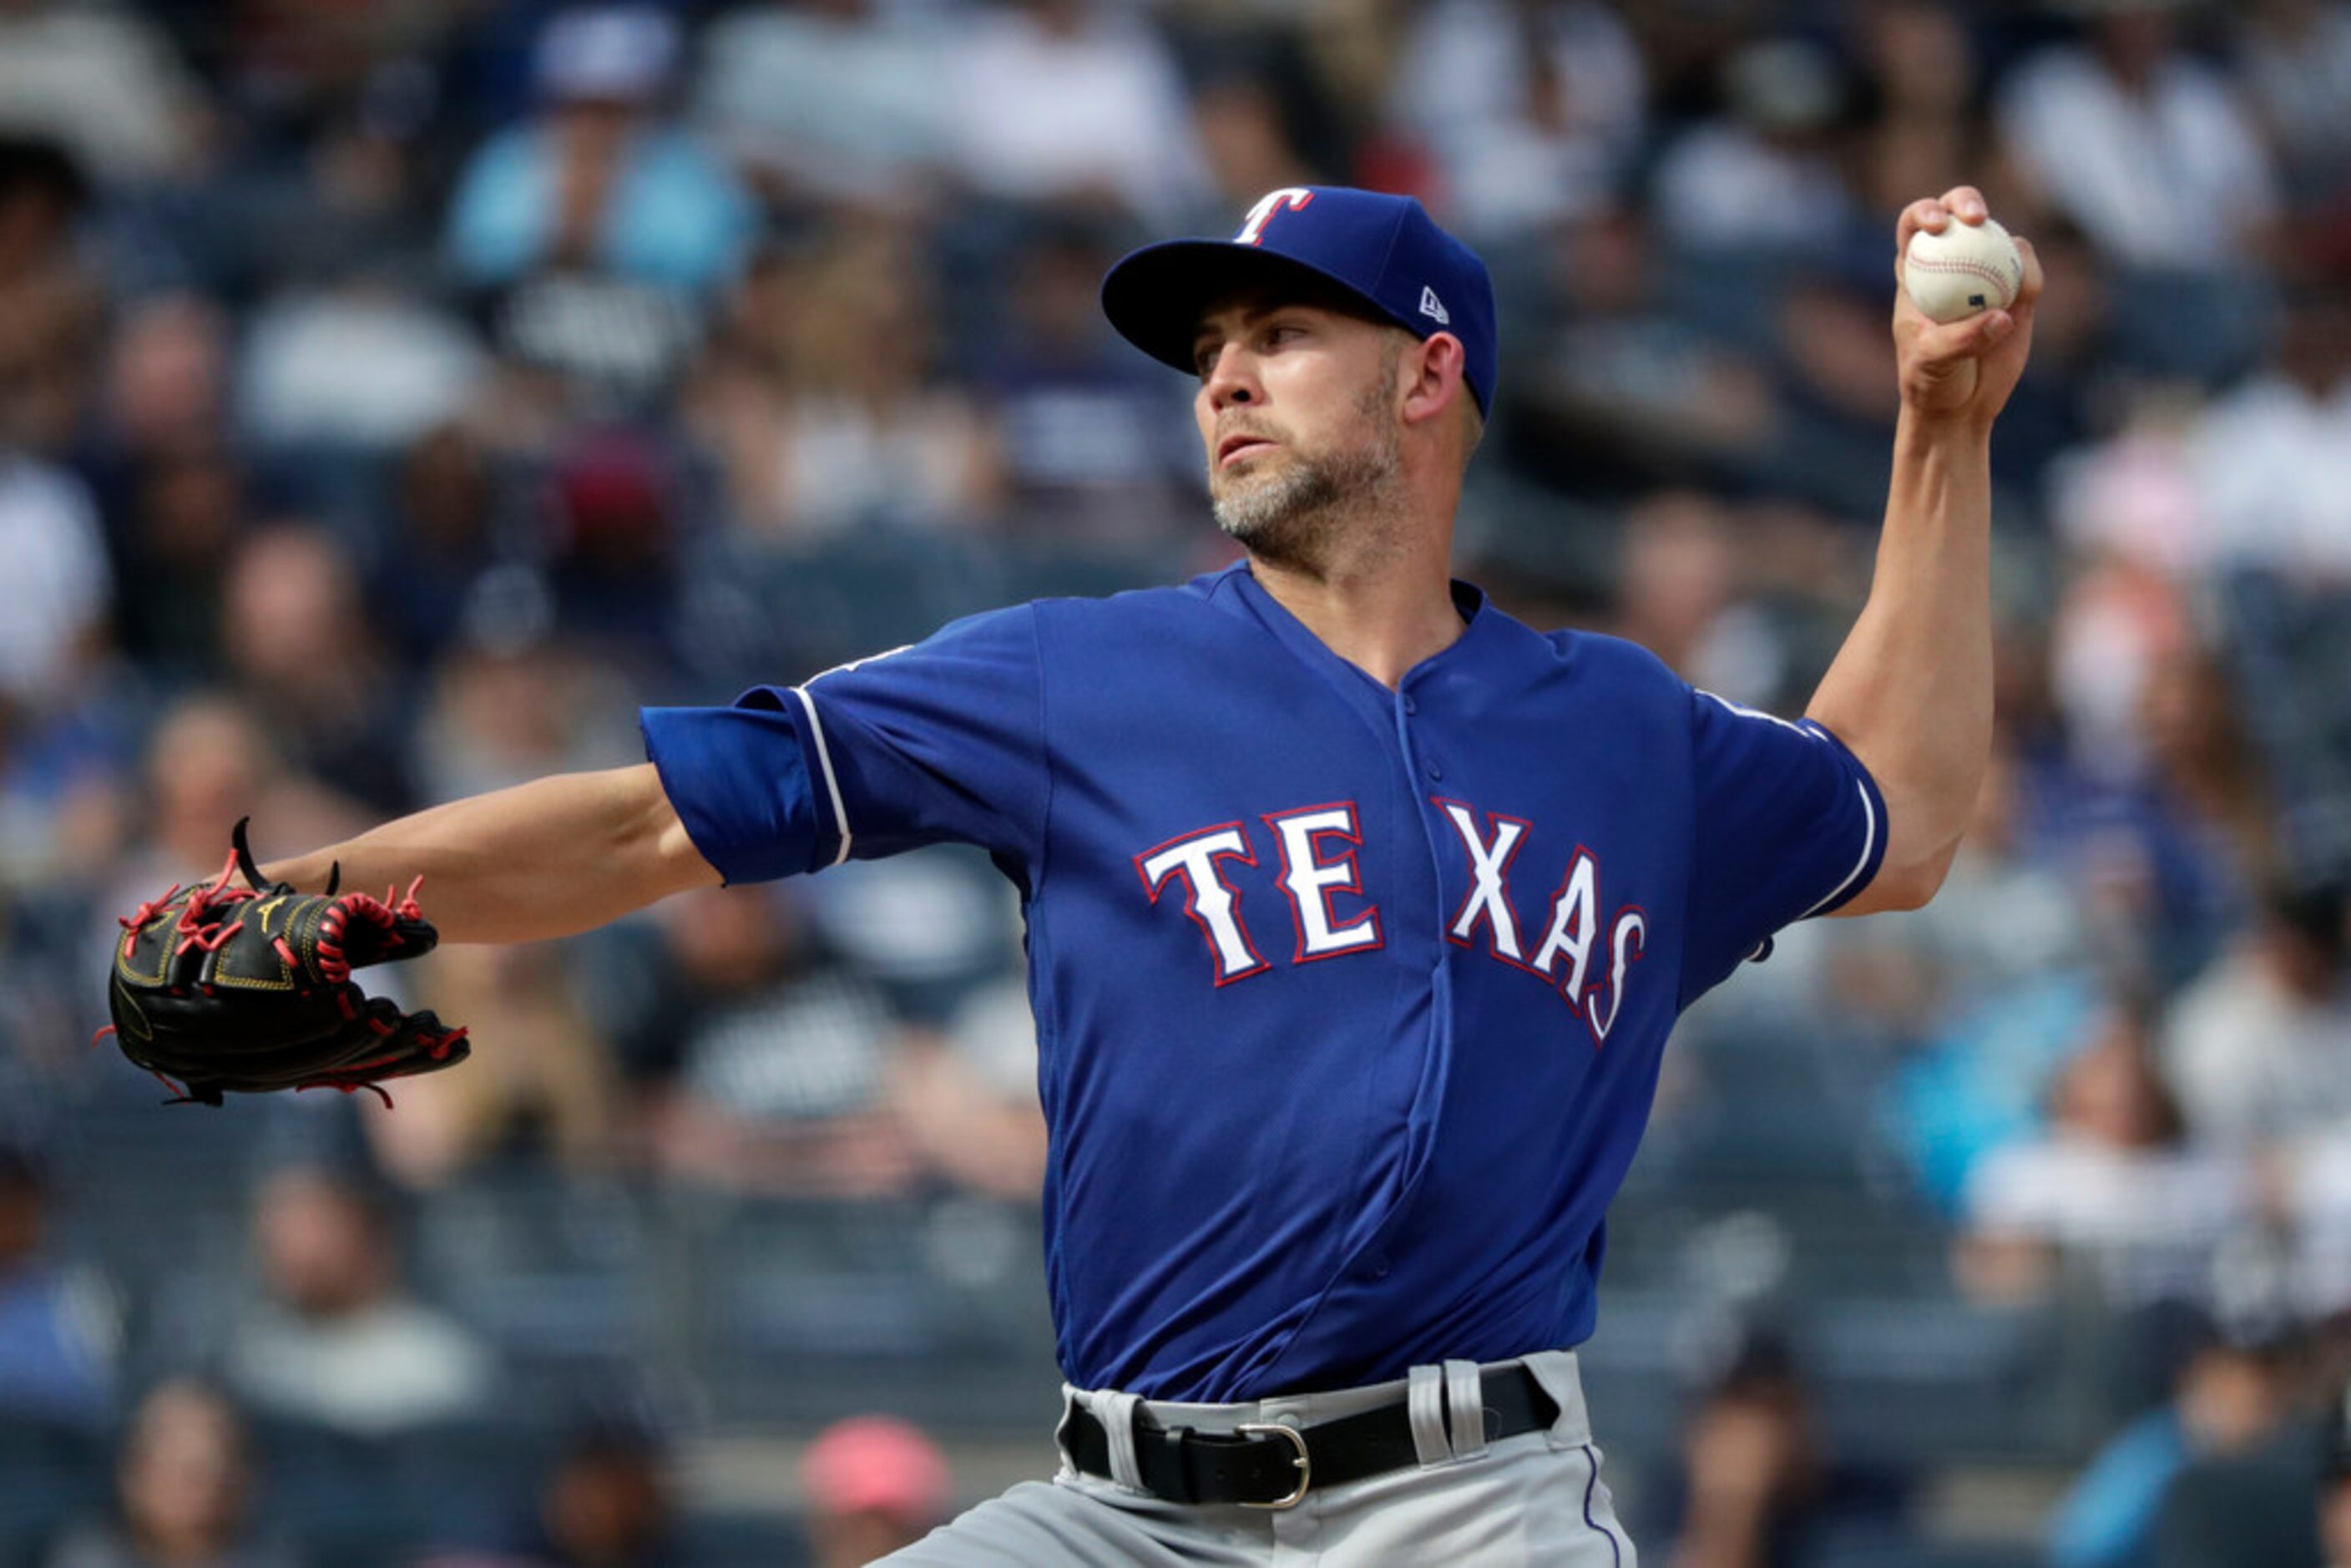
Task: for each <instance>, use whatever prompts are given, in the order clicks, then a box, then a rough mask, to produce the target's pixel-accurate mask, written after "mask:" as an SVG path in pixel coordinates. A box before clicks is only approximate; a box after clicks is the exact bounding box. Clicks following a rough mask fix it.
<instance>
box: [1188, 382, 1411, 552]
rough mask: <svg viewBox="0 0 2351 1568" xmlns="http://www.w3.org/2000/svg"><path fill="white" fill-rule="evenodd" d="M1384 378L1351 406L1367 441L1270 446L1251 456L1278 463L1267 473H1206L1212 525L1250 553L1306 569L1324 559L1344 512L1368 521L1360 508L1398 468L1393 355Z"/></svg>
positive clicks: (1370, 505)
mask: <svg viewBox="0 0 2351 1568" xmlns="http://www.w3.org/2000/svg"><path fill="white" fill-rule="evenodd" d="M1395 384H1396V383H1395V365H1394V364H1393V362H1392V363H1391V364H1390V365H1389V367H1388V374H1387V376H1386V377H1384V385H1381V386H1378V387H1375V388H1374V389H1373V390H1372V391H1371V392H1368V393H1366V394H1365V396H1364V399H1363V400H1362V402H1360V403H1359V404H1358V405H1357V408H1356V412H1357V413H1359V414H1361V415H1363V416H1364V420H1365V421H1366V423H1369V424H1370V426H1371V427H1372V429H1373V430H1374V431H1375V432H1377V433H1378V434H1377V436H1376V438H1375V440H1374V443H1373V444H1372V445H1370V446H1369V447H1365V448H1359V449H1357V450H1354V451H1352V452H1326V453H1316V454H1305V453H1300V452H1296V451H1293V450H1291V449H1290V448H1288V447H1277V448H1276V449H1275V450H1274V451H1273V452H1271V453H1269V454H1268V455H1266V456H1265V457H1262V458H1259V459H1258V461H1259V462H1270V463H1274V464H1278V465H1279V467H1278V468H1277V469H1276V471H1275V472H1273V473H1271V474H1268V475H1263V476H1257V477H1254V478H1251V477H1249V476H1234V477H1233V478H1232V479H1230V480H1223V481H1221V482H1220V476H1213V475H1212V476H1211V478H1210V490H1211V500H1210V505H1211V506H1212V507H1213V508H1214V510H1215V512H1216V517H1217V527H1218V528H1222V529H1224V530H1225V532H1226V533H1228V534H1229V535H1231V536H1232V537H1233V538H1235V539H1237V540H1238V541H1239V542H1240V543H1241V544H1242V545H1243V546H1245V547H1246V548H1247V549H1249V553H1250V554H1252V555H1254V556H1258V557H1259V558H1260V559H1266V560H1270V561H1274V562H1277V563H1280V564H1281V565H1285V566H1299V567H1306V568H1309V569H1311V568H1315V567H1319V566H1321V565H1322V563H1323V561H1324V560H1325V559H1327V555H1328V550H1329V546H1330V543H1331V541H1332V539H1333V538H1336V537H1337V535H1338V533H1339V531H1340V530H1341V529H1342V528H1344V527H1345V526H1346V525H1347V523H1348V521H1349V519H1351V518H1354V519H1357V526H1359V527H1361V526H1364V525H1366V524H1369V523H1370V522H1372V520H1373V519H1372V518H1371V517H1369V516H1367V515H1366V514H1370V513H1373V512H1374V511H1376V510H1378V509H1379V507H1381V505H1382V503H1383V502H1384V500H1385V499H1386V497H1387V493H1388V491H1389V490H1390V489H1391V487H1392V486H1394V484H1395V479H1396V476H1397V474H1398V473H1399V471H1400V470H1401V467H1402V460H1401V453H1400V452H1399V450H1398V444H1397V441H1396V433H1395V425H1394V423H1392V416H1391V414H1390V413H1389V408H1390V404H1391V403H1392V402H1394V399H1395Z"/></svg>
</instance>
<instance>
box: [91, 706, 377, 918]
mask: <svg viewBox="0 0 2351 1568" xmlns="http://www.w3.org/2000/svg"><path fill="white" fill-rule="evenodd" d="M146 786H147V790H146V793H147V800H146V802H145V804H144V807H143V809H142V810H141V811H140V812H139V813H137V815H136V817H135V818H134V820H135V821H138V822H139V823H140V824H141V827H142V829H143V832H142V835H141V838H140V839H139V840H137V841H134V842H133V843H131V844H130V845H128V846H126V847H125V852H124V854H123V857H122V859H123V862H124V866H125V870H124V873H123V874H124V875H125V877H126V878H127V880H128V883H129V884H130V885H131V886H135V887H138V888H140V889H141V891H140V892H139V893H138V894H136V895H135V896H133V897H131V898H129V899H127V900H126V899H112V900H109V901H107V903H106V907H108V908H110V909H128V908H130V907H131V905H132V904H136V903H138V902H139V901H140V900H141V899H142V898H147V897H150V896H152V894H153V892H154V890H155V889H156V888H158V887H161V886H162V885H163V884H164V883H170V882H174V881H180V882H184V881H187V880H188V879H189V878H190V876H191V875H192V874H196V873H201V874H204V875H209V874H210V873H213V872H214V871H216V870H218V869H219V867H220V863H221V860H222V857H223V856H224V855H225V854H226V853H227V852H228V830H229V828H230V827H231V826H233V825H234V824H235V821H236V820H237V819H238V818H239V817H243V816H246V815H248V814H250V815H251V816H252V817H253V819H254V821H255V822H256V824H258V826H257V828H256V836H259V835H260V834H265V833H266V835H267V839H266V840H264V841H271V840H275V839H276V838H277V837H278V836H279V835H284V836H286V837H287V839H289V840H298V839H304V838H306V837H308V836H309V835H312V834H315V833H319V832H321V831H332V828H333V826H334V825H335V824H337V823H341V822H348V821H350V820H351V816H350V813H349V812H348V811H347V810H344V809H342V808H340V805H339V803H338V802H336V801H335V800H333V798H332V797H330V796H329V795H328V794H327V793H326V792H325V791H324V790H322V789H320V788H319V786H318V785H317V784H316V783H315V782H313V781H311V780H309V779H305V778H303V776H302V775H301V774H300V773H298V772H296V771H293V770H289V769H287V768H283V767H282V766H281V765H280V762H279V760H278V758H277V754H276V750H275V748H274V747H273V746H272V745H271V742H270V737H268V735H267V734H266V732H265V731H264V730H263V728H262V727H261V725H260V723H259V721H258V720H256V718H255V717H254V716H253V714H252V712H251V710H249V709H248V708H246V706H244V705H243V704H242V703H241V702H239V701H237V700H236V699H235V698H233V697H227V696H222V695H193V696H189V697H185V698H183V699H181V700H180V701H178V702H176V703H173V704H172V705H171V706H170V707H168V708H167V709H166V710H165V711H164V712H163V713H162V716H160V717H159V718H158V719H157V720H156V722H155V725H154V727H153V729H152V732H151V733H150V735H149V737H148V744H147V760H146ZM118 935H119V934H118Z"/></svg>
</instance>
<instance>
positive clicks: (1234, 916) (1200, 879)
mask: <svg viewBox="0 0 2351 1568" xmlns="http://www.w3.org/2000/svg"><path fill="white" fill-rule="evenodd" d="M1435 804H1436V805H1437V809H1438V810H1440V811H1442V812H1443V813H1444V815H1445V819H1446V821H1448V822H1450V823H1451V824H1452V826H1453V831H1454V834H1455V838H1456V842H1457V845H1458V848H1459V849H1460V850H1461V852H1462V854H1463V856H1464V864H1465V867H1466V869H1467V871H1468V882H1469V891H1468V894H1466V895H1464V897H1463V898H1462V900H1461V904H1460V907H1459V908H1458V909H1457V910H1456V911H1454V913H1453V916H1452V918H1451V919H1450V920H1448V921H1447V923H1446V931H1445V936H1446V939H1447V941H1449V942H1451V943H1452V944H1453V945H1454V946H1458V947H1468V948H1473V949H1482V950H1483V951H1484V952H1485V953H1486V954H1487V956H1489V957H1492V958H1495V959H1497V960H1499V962H1501V963H1504V964H1507V965H1509V966H1510V967H1512V968H1514V969H1519V970H1521V971H1523V972H1525V973H1526V974H1529V975H1531V976H1533V977H1536V978H1537V979H1540V980H1541V981H1542V982H1543V983H1544V984H1545V985H1546V986H1549V987H1550V988H1552V990H1554V991H1556V992H1557V993H1558V994H1559V996H1560V997H1561V998H1562V1000H1564V1001H1565V1002H1566V1003H1567V1005H1568V1006H1569V1007H1571V1008H1573V1009H1575V1012H1576V1014H1577V1016H1578V1017H1580V1018H1581V1019H1583V1023H1584V1027H1585V1028H1586V1029H1588V1030H1590V1031H1591V1034H1592V1044H1593V1049H1594V1050H1598V1049H1599V1048H1600V1047H1601V1046H1602V1045H1603V1044H1604V1043H1605V1042H1606V1041H1607V1039H1608V1031H1609V1030H1612V1029H1614V1027H1615V1023H1616V1015H1617V1011H1618V1009H1619V1006H1620V1004H1621V1003H1622V1001H1623V999H1624V991H1625V977H1626V974H1627V972H1628V971H1629V970H1630V969H1631V968H1632V967H1633V965H1634V964H1635V963H1636V962H1637V961H1638V960H1639V959H1640V957H1641V954H1642V951H1643V949H1644V947H1645V946H1646V943H1647V939H1648V931H1649V920H1648V915H1647V912H1646V911H1645V910H1643V909H1642V908H1641V907H1640V906H1639V905H1637V904H1625V905H1622V906H1620V907H1619V908H1618V909H1617V910H1616V912H1615V914H1614V916H1613V917H1611V918H1610V919H1609V920H1608V922H1607V923H1606V925H1605V926H1604V925H1602V922H1601V917H1600V910H1601V907H1602V904H1601V896H1600V862H1599V859H1598V857H1597V856H1595V855H1594V854H1593V852H1591V851H1590V850H1589V849H1587V848H1585V847H1584V846H1583V845H1582V844H1578V845H1576V847H1575V852H1574V853H1573V856H1571V857H1570V858H1569V860H1568V862H1567V864H1566V867H1565V869H1564V871H1563V872H1562V873H1561V875H1560V878H1559V882H1558V885H1557V887H1556V889H1555V890H1554V891H1553V892H1552V894H1551V898H1550V902H1549V904H1548V906H1547V913H1546V914H1545V915H1544V917H1543V919H1542V921H1541V924H1540V925H1528V924H1524V923H1522V922H1521V921H1520V918H1519V911H1518V905H1517V904H1516V903H1515V902H1514V901H1513V898H1512V894H1511V891H1510V874H1511V870H1512V867H1513V866H1514V864H1515V863H1516V862H1517V861H1518V858H1519V854H1520V851H1522V850H1524V849H1525V848H1526V847H1527V843H1528V841H1529V839H1530V838H1531V834H1532V832H1533V825H1532V824H1531V823H1529V822H1527V821H1522V820H1520V819H1519V818H1516V817H1506V816H1502V815H1500V814H1499V813H1498V812H1493V811H1482V812H1481V811H1479V810H1478V808H1476V807H1475V806H1472V805H1470V804H1469V803H1468V802H1467V801H1463V800H1446V799H1443V798H1441V797H1440V798H1437V799H1436V800H1435ZM1259 821H1260V822H1262V823H1263V824H1264V826H1263V829H1262V831H1261V834H1260V833H1259V831H1253V830H1252V829H1251V827H1250V825H1249V823H1248V822H1247V821H1238V820H1237V821H1229V822H1218V823H1217V824H1215V825H1214V826H1211V827H1207V828H1201V829H1198V830H1196V831H1193V832H1189V833H1185V834H1182V835H1180V836H1178V837H1176V838H1173V839H1170V840H1168V841H1166V842H1165V843H1163V844H1159V845H1157V846H1155V847H1154V848H1152V849H1148V850H1145V851H1144V852H1142V853H1140V854H1138V855H1136V856H1135V857H1134V873H1135V876H1136V877H1137V879H1139V880H1140V881H1141V883H1142V884H1143V891H1144V896H1145V897H1146V898H1148V899H1149V900H1150V901H1151V903H1152V904H1154V905H1155V906H1156V905H1159V904H1161V902H1162V897H1163V895H1166V894H1171V892H1172V891H1174V890H1178V889H1180V891H1181V893H1182V895H1183V896H1182V909H1183V914H1184V915H1185V917H1186V919H1188V920H1190V921H1191V922H1192V924H1193V925H1196V926H1197V927H1199V930H1200V935H1201V936H1202V938H1203V939H1204V940H1205V941H1206V942H1207V949H1208V956H1209V961H1210V974H1211V978H1212V980H1213V982H1214V984H1216V985H1217V986H1218V987H1223V986H1229V985H1232V984H1234V983H1235V982H1237V981H1240V980H1246V979H1248V978H1249V977H1251V976H1253V975H1261V974H1264V973H1266V972H1267V971H1268V970H1270V969H1271V968H1272V967H1274V966H1273V962H1272V960H1270V959H1269V958H1268V957H1267V956H1266V955H1265V949H1264V948H1263V947H1261V946H1259V943H1258V940H1257V938H1256V936H1253V935H1252V933H1251V932H1250V929H1249V923H1248V921H1247V920H1246V919H1244V917H1243V915H1242V911H1241V904H1242V899H1243V895H1244V894H1245V892H1246V891H1248V887H1247V883H1248V880H1249V879H1247V878H1245V877H1244V876H1243V875H1242V873H1240V872H1239V871H1238V868H1240V867H1248V868H1249V869H1250V871H1252V872H1255V873H1259V877H1260V878H1262V875H1263V873H1265V871H1267V870H1268V869H1269V868H1268V867H1267V866H1266V864H1265V863H1264V862H1262V861H1261V860H1260V858H1259V852H1258V846H1259V842H1261V841H1262V842H1266V843H1268V844H1269V845H1270V847H1271V848H1272V849H1273V851H1274V859H1275V864H1276V865H1277V866H1278V870H1277V871H1276V873H1275V874H1274V875H1273V877H1272V879H1271V880H1272V882H1273V883H1274V885H1275V886H1276V887H1277V888H1279V889H1280V892H1281V894H1282V895H1283V897H1284V899H1285V900H1286V902H1287V904H1288V913H1289V915H1290V928H1291V932H1292V936H1293V938H1294V942H1293V946H1292V947H1291V950H1290V955H1289V962H1290V963H1291V964H1305V963H1311V962H1313V961H1315V960H1317V959H1322V958H1338V957H1344V956H1348V955H1351V954H1355V953H1364V952H1370V951H1372V950H1374V949H1375V948H1378V947H1380V946H1382V945H1383V939H1382V937H1381V935H1380V920H1381V915H1380V910H1379V908H1378V906H1377V905H1376V904H1371V903H1369V902H1367V901H1365V900H1364V897H1363V878H1362V876H1361V874H1360V873H1359V871H1358V870H1357V867H1356V862H1355V857H1356V854H1357V852H1359V851H1361V850H1362V848H1363V845H1364V838H1363V830H1362V828H1361V827H1360V825H1359V824H1358V821H1357V817H1356V810H1355V805H1354V802H1353V801H1352V800H1340V801H1333V802H1331V803H1329V804H1325V805H1319V806H1301V807H1295V808H1293V809H1291V810H1287V811H1270V812H1267V813H1265V814H1264V815H1263V816H1261V817H1260V818H1259ZM1167 902H1169V903H1170V904H1172V903H1174V899H1173V898H1172V897H1170V898H1168V900H1167Z"/></svg>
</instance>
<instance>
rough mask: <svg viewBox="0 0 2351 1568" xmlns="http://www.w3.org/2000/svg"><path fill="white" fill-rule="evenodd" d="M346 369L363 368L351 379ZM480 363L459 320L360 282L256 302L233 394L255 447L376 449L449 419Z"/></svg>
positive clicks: (475, 382)
mask: <svg viewBox="0 0 2351 1568" xmlns="http://www.w3.org/2000/svg"><path fill="white" fill-rule="evenodd" d="M354 365H364V366H365V367H367V373H366V374H364V375H353V374H352V373H351V368H352V367H353V366H354ZM489 368H490V364H489V356H488V355H487V354H486V353H485V352H484V351H483V350H482V349H481V346H480V345H479V344H478V343H476V342H475V340H474V336H473V334H472V333H471V332H469V331H467V330H466V329H465V327H464V325H463V324H461V323H460V322H458V321H456V320H455V319H453V318H451V317H448V316H445V315H444V314H442V313H440V312H438V311H435V310H433V309H430V308H426V307H425V306H423V305H421V304H418V303H417V302H415V301H413V300H410V299H404V298H401V297H400V296H399V295H397V294H395V293H392V292H390V291H387V290H382V289H376V288H371V287H364V286H362V287H354V288H348V289H344V290H340V291H338V292H334V293H322V294H313V295H305V296H299V297H292V298H280V299H277V300H273V301H272V302H271V303H270V304H268V305H266V306H265V307H264V308H262V310H261V312H260V314H259V316H258V317H257V318H256V320H255V321H254V323H253V329H252V333H251V336H250V337H249V339H248V340H247V341H246V353H245V364H244V369H243V374H242V378H241V379H242V382H243V384H242V385H241V386H240V388H239V389H238V394H239V401H240V402H241V403H242V405H243V406H242V413H243V416H244V421H245V424H246V429H247V430H248V431H250V432H251V433H252V434H254V435H256V436H257V437H258V438H259V439H260V440H261V441H262V442H264V443H265V444H273V445H286V444H301V443H311V442H317V443H323V444H328V445H333V446H349V447H358V448H362V449H373V450H381V449H388V448H392V447H395V446H404V445H406V444H408V443H409V442H411V441H413V440H414V439H415V438H416V437H417V436H419V435H422V434H423V433H424V432H425V431H427V430H429V429H431V428H433V427H434V425H437V424H440V423H443V422H444V421H446V420H450V419H453V418H455V417H456V415H457V414H458V413H460V412H461V411H462V410H463V409H464V408H465V403H466V402H467V400H468V399H470V398H471V397H472V396H473V394H474V392H475V390H476V389H477V388H478V387H479V386H480V385H481V384H482V382H483V380H484V379H485V378H486V376H487V375H488V373H489Z"/></svg>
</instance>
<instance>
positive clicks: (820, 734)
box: [791, 671, 1852, 882]
mask: <svg viewBox="0 0 2351 1568" xmlns="http://www.w3.org/2000/svg"><path fill="white" fill-rule="evenodd" d="M826 674H831V671H827V672H826ZM791 693H792V695H794V696H796V697H798V698H799V699H800V707H801V710H802V711H804V712H805V713H806V714H807V715H808V721H809V735H810V737H811V738H812V739H814V740H815V742H816V762H817V766H818V767H819V768H822V769H823V770H824V791H825V793H826V794H827V795H829V796H830V797H831V800H832V825H833V827H834V829H835V830H836V831H838V832H839V833H840V835H841V849H840V851H839V852H837V853H836V854H834V856H833V857H832V859H831V861H830V862H827V863H828V866H836V865H839V864H841V862H843V861H845V860H847V859H848V858H849V812H848V810H846V809H845V808H844V807H843V806H842V805H841V780H840V779H837V778H835V777H834V776H833V771H832V750H831V747H828V746H826V745H825V743H824V720H822V719H820V718H819V717H818V716H817V713H816V704H815V702H814V701H812V700H811V699H810V696H809V695H808V688H807V687H805V686H794V687H792V688H791ZM1845 880H1846V881H1848V882H1850V881H1851V880H1852V878H1850V877H1848V878H1846V879H1845Z"/></svg>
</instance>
